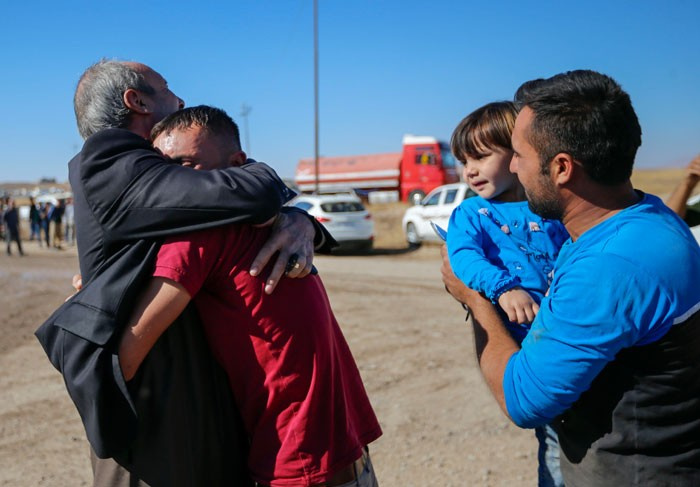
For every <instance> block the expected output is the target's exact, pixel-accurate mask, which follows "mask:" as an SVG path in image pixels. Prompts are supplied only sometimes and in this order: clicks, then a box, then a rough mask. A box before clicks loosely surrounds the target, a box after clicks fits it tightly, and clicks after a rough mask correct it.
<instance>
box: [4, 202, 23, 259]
mask: <svg viewBox="0 0 700 487" xmlns="http://www.w3.org/2000/svg"><path fill="white" fill-rule="evenodd" d="M2 222H3V224H4V226H5V241H6V242H7V255H12V249H11V248H10V246H11V244H12V242H15V243H16V244H17V250H18V251H19V255H24V251H23V250H22V240H21V237H20V233H19V213H18V212H17V207H16V206H15V200H14V199H12V198H10V199H9V201H8V202H7V206H6V207H5V209H4V210H3V212H2Z"/></svg>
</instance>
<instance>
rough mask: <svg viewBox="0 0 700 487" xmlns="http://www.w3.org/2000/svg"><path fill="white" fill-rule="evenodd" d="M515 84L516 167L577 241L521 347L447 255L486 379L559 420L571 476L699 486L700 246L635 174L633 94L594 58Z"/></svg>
mask: <svg viewBox="0 0 700 487" xmlns="http://www.w3.org/2000/svg"><path fill="white" fill-rule="evenodd" d="M517 97H518V101H519V102H521V105H522V109H521V111H520V113H519V115H518V118H517V119H516V123H515V128H514V130H513V135H512V142H513V149H514V157H513V161H512V162H511V170H512V171H513V172H516V173H517V174H518V178H519V179H520V182H521V183H522V185H523V187H524V188H525V192H526V194H527V198H528V202H529V206H530V208H531V209H532V210H533V211H534V212H535V213H537V214H539V215H541V216H542V217H544V218H552V219H559V220H561V221H562V222H563V223H564V225H565V226H566V229H567V230H568V232H569V234H570V235H571V240H569V241H568V242H567V243H565V244H564V246H563V248H562V249H561V252H560V254H559V257H558V259H557V262H556V265H555V268H554V274H553V280H552V283H551V286H550V290H549V294H548V296H547V297H545V298H544V299H543V300H542V303H541V306H540V310H539V312H538V314H537V316H536V318H535V321H534V322H533V324H532V328H531V330H530V333H529V334H528V336H527V337H526V338H525V340H524V341H523V342H522V345H521V346H518V345H517V343H516V342H515V341H514V340H513V338H512V337H511V336H510V335H509V334H508V332H507V330H506V328H505V327H504V324H503V323H502V321H501V319H500V317H499V315H498V314H497V312H496V311H495V310H494V308H493V306H492V304H491V303H490V302H489V301H488V300H486V299H485V298H483V297H482V296H480V295H479V294H477V293H476V292H473V291H471V290H469V289H467V288H465V287H464V286H463V285H461V284H460V282H459V281H458V280H457V279H456V278H455V277H454V275H453V274H452V271H451V270H450V268H449V264H448V262H447V260H446V259H444V261H443V279H444V280H445V284H446V286H447V288H448V290H449V291H450V292H451V293H452V295H453V296H455V298H457V299H458V300H459V301H461V302H463V303H465V304H467V306H468V307H469V308H470V309H471V311H472V312H473V317H474V327H475V341H476V347H477V356H478V357H479V362H480V366H481V369H482V372H483V374H484V377H485V379H486V382H487V383H488V385H489V387H490V388H491V390H492V392H493V394H494V396H495V397H496V399H497V401H498V403H499V405H500V406H501V408H502V409H503V410H504V412H505V413H506V414H507V415H508V417H509V418H510V419H511V420H512V421H513V422H514V423H516V424H517V425H519V426H521V427H529V428H531V427H536V426H539V425H543V424H547V423H550V422H551V423H552V424H553V425H554V427H555V429H556V430H557V432H558V434H559V441H560V445H561V453H562V455H561V467H562V473H563V476H564V481H565V483H566V485H567V486H578V485H586V486H588V485H595V486H599V485H670V484H673V485H700V360H698V353H697V350H699V349H700V348H699V347H700V313H698V310H699V309H700V288H698V286H697V285H696V282H695V277H696V276H698V275H700V248H698V245H697V243H696V242H695V240H694V239H693V237H692V235H691V234H690V232H689V231H688V228H687V226H686V225H685V224H684V223H683V222H682V221H681V220H680V218H678V217H677V216H676V215H675V214H674V213H673V212H671V211H670V210H669V209H668V208H667V207H666V206H665V205H664V204H663V203H662V202H661V200H659V199H658V198H657V197H655V196H651V195H645V194H643V193H641V192H638V191H635V190H634V189H633V187H632V184H631V182H630V176H631V173H632V166H633V163H634V157H635V154H636V151H637V149H638V147H639V145H640V144H641V128H640V126H639V122H638V120H637V116H636V114H635V112H634V109H633V108H632V104H631V101H630V98H629V96H628V95H627V93H625V92H624V91H623V90H622V88H621V87H620V86H619V85H618V84H617V83H616V82H615V81H614V80H613V79H611V78H609V77H608V76H605V75H602V74H600V73H596V72H593V71H572V72H568V73H564V74H560V75H556V76H554V77H552V78H549V79H542V80H535V81H531V82H528V83H526V84H525V85H523V87H522V88H521V89H520V90H518V95H517Z"/></svg>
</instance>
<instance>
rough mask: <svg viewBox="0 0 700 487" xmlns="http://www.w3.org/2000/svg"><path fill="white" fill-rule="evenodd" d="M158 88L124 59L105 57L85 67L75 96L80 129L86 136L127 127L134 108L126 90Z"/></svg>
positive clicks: (75, 108)
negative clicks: (125, 100)
mask: <svg viewBox="0 0 700 487" xmlns="http://www.w3.org/2000/svg"><path fill="white" fill-rule="evenodd" d="M130 88H131V89H134V90H139V91H141V92H143V93H146V94H149V95H152V94H153V93H155V90H154V89H153V87H152V86H151V85H149V84H148V83H147V82H146V78H145V77H144V76H143V74H142V73H139V72H138V71H136V70H135V69H133V68H132V67H130V66H129V65H127V64H126V63H124V62H121V61H112V60H106V59H103V60H101V61H99V62H97V63H95V64H93V65H92V66H90V67H89V68H87V69H86V70H85V72H84V73H83V75H82V76H81V77H80V80H79V81H78V86H77V88H76V89H75V96H74V97H73V109H74V110H75V118H76V120H77V122H78V132H80V135H81V137H82V138H83V139H87V138H88V137H90V136H91V135H93V134H95V133H97V132H99V131H100V130H103V129H107V128H124V127H126V125H127V123H128V121H129V116H130V115H131V111H130V110H129V109H128V108H127V107H126V105H124V99H123V96H124V92H126V90H128V89H130Z"/></svg>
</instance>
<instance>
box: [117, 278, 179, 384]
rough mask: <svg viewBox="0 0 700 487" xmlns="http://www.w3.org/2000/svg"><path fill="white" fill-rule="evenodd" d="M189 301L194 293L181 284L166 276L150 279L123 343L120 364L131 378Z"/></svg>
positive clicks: (125, 374) (131, 318)
mask: <svg viewBox="0 0 700 487" xmlns="http://www.w3.org/2000/svg"><path fill="white" fill-rule="evenodd" d="M189 302H190V295H189V293H188V292H187V290H186V289H185V288H184V286H182V285H181V284H179V283H177V282H175V281H173V280H170V279H166V278H164V277H154V278H152V279H151V280H150V282H149V283H148V285H147V286H146V289H145V290H144V292H143V293H142V294H141V297H140V298H139V300H138V302H137V303H136V307H135V308H134V311H133V312H132V314H131V317H130V318H129V322H128V324H127V326H126V329H125V330H124V333H123V334H122V337H121V341H120V342H119V365H120V366H121V369H122V373H123V374H124V378H125V379H126V380H127V381H128V380H131V379H132V378H133V377H134V375H135V374H136V371H137V370H138V368H139V366H140V365H141V362H143V359H144V358H145V357H146V355H147V354H148V352H149V351H150V350H151V348H153V345H155V343H156V341H157V340H158V338H159V337H160V336H161V335H162V334H163V332H164V331H165V330H166V329H167V328H168V327H169V326H170V325H171V324H172V323H173V321H175V319H176V318H177V317H178V316H179V315H180V313H182V312H183V311H184V309H185V307H186V306H187V304H188V303H189Z"/></svg>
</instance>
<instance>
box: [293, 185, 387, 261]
mask: <svg viewBox="0 0 700 487" xmlns="http://www.w3.org/2000/svg"><path fill="white" fill-rule="evenodd" d="M288 205H290V206H295V207H297V208H301V209H302V210H305V211H307V212H308V213H309V214H310V215H311V216H313V217H314V218H316V220H318V221H319V222H320V223H322V224H323V225H324V226H325V227H326V228H327V229H328V231H329V232H330V234H331V235H332V236H333V238H335V239H336V241H337V242H338V244H339V246H340V249H348V250H350V249H353V250H361V251H369V250H371V249H372V245H373V243H374V221H373V220H372V215H370V213H369V211H367V209H366V208H365V207H364V206H363V204H362V200H360V198H358V197H357V195H356V194H355V193H353V192H345V193H338V194H302V195H299V196H297V197H296V198H294V199H293V200H292V201H290V202H289V203H288Z"/></svg>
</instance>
